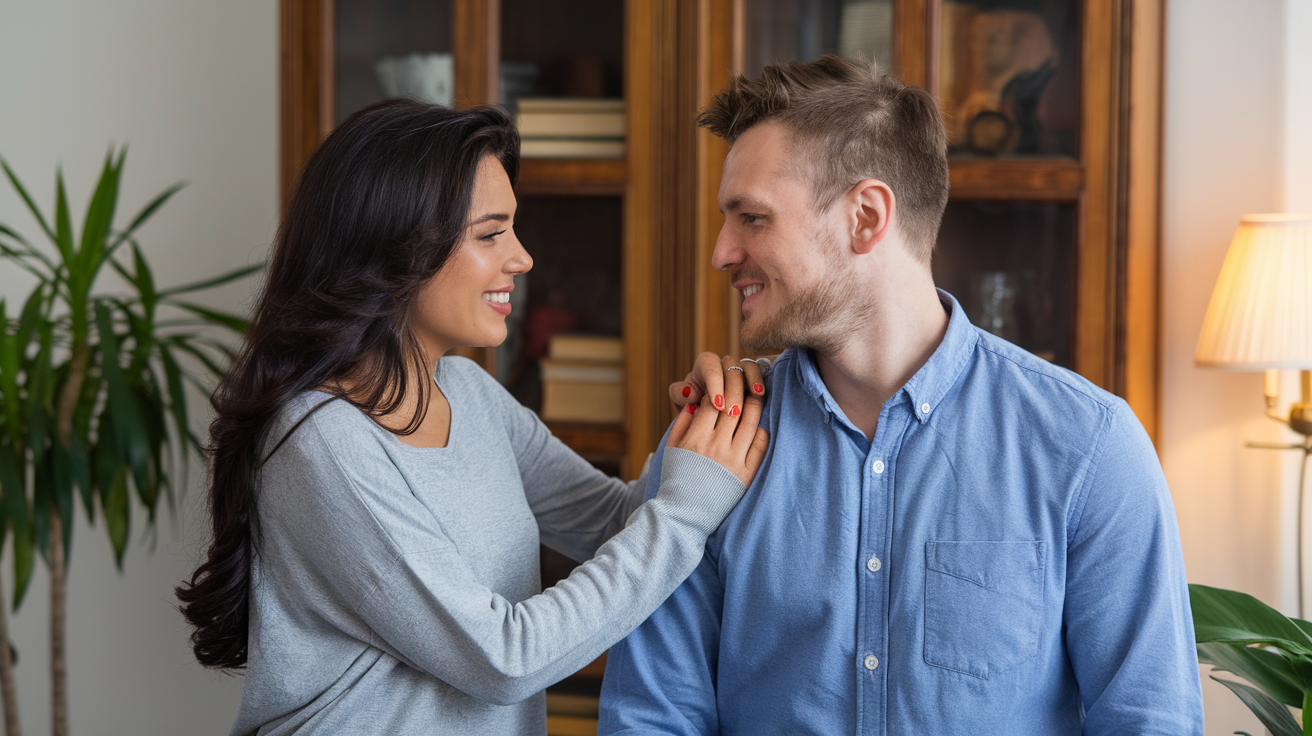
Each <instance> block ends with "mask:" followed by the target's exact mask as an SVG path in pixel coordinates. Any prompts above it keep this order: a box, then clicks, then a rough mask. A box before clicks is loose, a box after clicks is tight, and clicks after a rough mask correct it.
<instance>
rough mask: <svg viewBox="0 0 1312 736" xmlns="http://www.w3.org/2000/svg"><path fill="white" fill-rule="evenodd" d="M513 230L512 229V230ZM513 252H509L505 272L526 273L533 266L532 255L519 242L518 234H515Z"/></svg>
mask: <svg viewBox="0 0 1312 736" xmlns="http://www.w3.org/2000/svg"><path fill="white" fill-rule="evenodd" d="M512 232H513V231H512ZM514 248H515V252H514V253H513V254H511V256H510V260H509V261H506V272H507V273H511V274H517V273H528V271H529V269H531V268H533V256H530V255H529V254H528V251H527V250H524V245H523V244H522V243H520V242H519V236H515V244H514Z"/></svg>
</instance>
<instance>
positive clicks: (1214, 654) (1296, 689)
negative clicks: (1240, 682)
mask: <svg viewBox="0 0 1312 736" xmlns="http://www.w3.org/2000/svg"><path fill="white" fill-rule="evenodd" d="M1198 661H1199V662H1202V663H1203V664H1210V665H1212V666H1214V667H1216V668H1217V669H1218V670H1223V671H1225V672H1232V673H1234V674H1236V675H1239V676H1240V677H1242V678H1244V679H1245V680H1248V681H1249V682H1251V683H1253V684H1254V685H1256V686H1258V687H1259V688H1261V689H1262V690H1264V691H1265V692H1266V693H1267V694H1268V695H1270V696H1271V697H1273V698H1275V699H1276V700H1279V701H1280V702H1282V703H1284V704H1285V705H1292V706H1294V707H1295V708H1302V707H1303V689H1304V687H1306V685H1305V684H1304V683H1303V678H1301V677H1299V675H1298V673H1297V672H1295V671H1294V668H1293V667H1292V666H1291V665H1290V664H1289V660H1287V659H1285V658H1284V657H1282V656H1280V655H1279V654H1276V653H1275V652H1271V651H1267V650H1265V649H1257V648H1255V647H1243V646H1238V645H1236V644H1225V643H1222V642H1208V643H1204V644H1199V645H1198Z"/></svg>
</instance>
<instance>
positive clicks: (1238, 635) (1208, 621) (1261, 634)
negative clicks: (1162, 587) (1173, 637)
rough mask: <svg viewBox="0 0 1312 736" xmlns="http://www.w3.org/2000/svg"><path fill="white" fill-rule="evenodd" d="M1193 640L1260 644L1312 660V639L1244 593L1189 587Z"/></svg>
mask: <svg viewBox="0 0 1312 736" xmlns="http://www.w3.org/2000/svg"><path fill="white" fill-rule="evenodd" d="M1189 604H1190V606H1191V608H1192V609H1193V616H1194V638H1195V640H1196V641H1197V642H1198V643H1199V644H1202V643H1205V642H1212V641H1216V642H1226V643H1229V644H1240V645H1247V644H1260V645H1263V646H1270V647H1275V648H1276V649H1280V650H1283V651H1284V652H1286V653H1288V654H1290V655H1291V656H1294V657H1297V658H1300V659H1304V660H1308V659H1312V638H1309V637H1308V634H1306V633H1305V632H1304V631H1303V629H1301V628H1299V626H1298V625H1297V624H1295V623H1294V622H1293V621H1291V620H1290V619H1289V618H1287V617H1286V616H1285V615H1284V614H1282V613H1280V612H1279V611H1277V610H1275V609H1274V608H1271V607H1270V606H1268V605H1266V604H1265V603H1263V602H1261V601H1259V600H1258V599H1256V598H1254V597H1253V596H1251V595H1248V594H1246V593H1239V592H1237V591H1233V590H1223V589H1221V588H1211V587H1208V586H1206V585H1197V584H1192V585H1190V586H1189Z"/></svg>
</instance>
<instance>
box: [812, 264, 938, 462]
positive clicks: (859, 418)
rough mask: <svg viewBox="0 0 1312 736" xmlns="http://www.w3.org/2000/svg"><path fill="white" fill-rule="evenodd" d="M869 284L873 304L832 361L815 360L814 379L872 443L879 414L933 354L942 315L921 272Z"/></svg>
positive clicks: (931, 286)
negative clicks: (818, 381)
mask: <svg viewBox="0 0 1312 736" xmlns="http://www.w3.org/2000/svg"><path fill="white" fill-rule="evenodd" d="M909 276H910V275H909V274H907V273H905V272H903V273H902V274H900V277H898V278H888V279H886V280H884V281H885V283H880V284H875V285H873V286H874V288H873V289H872V292H871V293H873V294H876V295H877V296H876V297H875V299H876V302H877V303H876V304H874V305H873V308H872V309H871V311H870V315H869V317H868V318H867V319H865V320H864V321H863V322H862V323H861V324H859V325H857V326H856V329H855V330H854V331H853V332H852V334H851V337H850V338H849V339H848V340H847V341H846V342H845V343H844V344H843V346H842V347H841V348H840V349H839V350H838V351H836V352H835V353H834V354H832V355H820V354H817V355H816V363H817V367H818V368H819V371H820V379H821V380H822V381H824V383H825V387H826V388H828V389H829V393H830V395H832V396H833V397H834V400H835V401H836V402H838V406H839V408H841V409H842V410H843V413H844V414H845V415H846V416H847V418H848V420H849V421H851V422H852V424H854V425H856V427H857V428H858V429H860V430H861V431H862V432H864V433H865V435H866V438H867V439H874V436H875V429H876V428H877V426H878V424H879V412H880V410H881V409H882V408H883V406H884V402H885V401H888V399H889V398H890V397H892V396H893V394H895V393H897V392H898V391H899V390H901V388H902V387H903V386H904V385H906V382H907V381H909V380H911V377H912V376H914V375H915V374H916V371H918V370H920V368H921V366H923V365H925V363H926V362H927V361H928V360H929V358H930V356H931V355H933V354H934V350H936V349H937V348H938V345H939V343H940V342H942V340H943V335H944V334H946V332H947V328H948V314H947V312H946V310H944V309H943V304H942V302H940V301H939V299H938V292H937V291H936V290H935V289H934V283H933V279H932V278H931V277H930V275H929V272H928V270H927V269H917V270H916V274H915V276H914V277H909Z"/></svg>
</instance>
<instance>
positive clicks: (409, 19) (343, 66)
mask: <svg viewBox="0 0 1312 736" xmlns="http://www.w3.org/2000/svg"><path fill="white" fill-rule="evenodd" d="M451 1H452V0H381V1H380V0H336V3H335V6H334V8H333V10H334V16H333V18H334V26H335V33H336V43H335V44H334V56H335V57H336V59H335V61H336V70H335V71H336V95H335V100H334V108H335V109H334V116H335V121H336V122H339V123H340V122H341V121H342V120H344V119H345V118H346V117H347V116H348V115H350V114H351V113H353V112H355V111H356V110H359V109H361V108H363V107H367V106H369V105H371V104H373V103H375V102H379V101H381V100H384V99H387V98H389V97H414V98H417V99H421V100H425V101H427V102H433V103H436V104H439V105H450V104H451V103H452V100H453V93H454V89H455V58H454V56H453V54H452V48H451V38H452V32H451V28H452V23H451Z"/></svg>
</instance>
